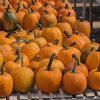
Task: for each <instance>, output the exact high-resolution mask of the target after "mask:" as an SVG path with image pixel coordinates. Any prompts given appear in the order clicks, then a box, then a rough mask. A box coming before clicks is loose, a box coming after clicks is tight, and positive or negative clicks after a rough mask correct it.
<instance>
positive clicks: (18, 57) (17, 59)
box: [14, 54, 20, 63]
mask: <svg viewBox="0 0 100 100" xmlns="http://www.w3.org/2000/svg"><path fill="white" fill-rule="evenodd" d="M19 59H20V54H19V55H18V56H17V57H16V59H15V61H14V62H15V63H17V62H18V61H19Z"/></svg>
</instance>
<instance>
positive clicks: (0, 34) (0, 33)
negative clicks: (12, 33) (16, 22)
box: [0, 31, 8, 36]
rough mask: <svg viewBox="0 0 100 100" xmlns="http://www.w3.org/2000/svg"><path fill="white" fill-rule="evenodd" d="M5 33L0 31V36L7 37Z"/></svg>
mask: <svg viewBox="0 0 100 100" xmlns="http://www.w3.org/2000/svg"><path fill="white" fill-rule="evenodd" d="M7 34H8V33H7V32H5V31H0V36H7Z"/></svg>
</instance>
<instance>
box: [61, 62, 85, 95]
mask: <svg viewBox="0 0 100 100" xmlns="http://www.w3.org/2000/svg"><path fill="white" fill-rule="evenodd" d="M76 67H77V61H75V65H74V68H73V70H72V71H69V72H66V74H65V75H64V77H63V88H64V91H65V92H66V93H68V94H71V95H77V94H81V93H83V92H84V91H85V89H86V87H87V80H86V77H85V75H84V74H83V73H82V72H78V71H76ZM66 84H67V85H66Z"/></svg>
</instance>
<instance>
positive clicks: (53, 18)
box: [40, 10, 57, 28]
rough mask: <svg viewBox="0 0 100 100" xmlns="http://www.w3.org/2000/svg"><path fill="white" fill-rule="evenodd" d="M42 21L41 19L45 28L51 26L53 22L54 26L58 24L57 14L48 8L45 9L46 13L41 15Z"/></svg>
mask: <svg viewBox="0 0 100 100" xmlns="http://www.w3.org/2000/svg"><path fill="white" fill-rule="evenodd" d="M44 19H45V20H44ZM40 21H41V23H42V25H43V27H45V28H47V27H49V26H50V23H51V22H52V23H53V25H54V26H55V25H56V24H57V18H56V16H55V14H54V13H49V12H48V11H46V10H44V14H43V15H42V16H41V18H40Z"/></svg>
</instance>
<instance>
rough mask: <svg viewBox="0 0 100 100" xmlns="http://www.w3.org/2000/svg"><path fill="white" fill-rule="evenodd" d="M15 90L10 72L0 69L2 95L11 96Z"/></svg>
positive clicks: (0, 94) (0, 93)
mask: <svg viewBox="0 0 100 100" xmlns="http://www.w3.org/2000/svg"><path fill="white" fill-rule="evenodd" d="M12 90H13V79H12V77H11V75H10V74H8V73H6V72H4V69H3V67H2V68H1V70H0V97H7V96H10V95H11V93H12Z"/></svg>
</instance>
